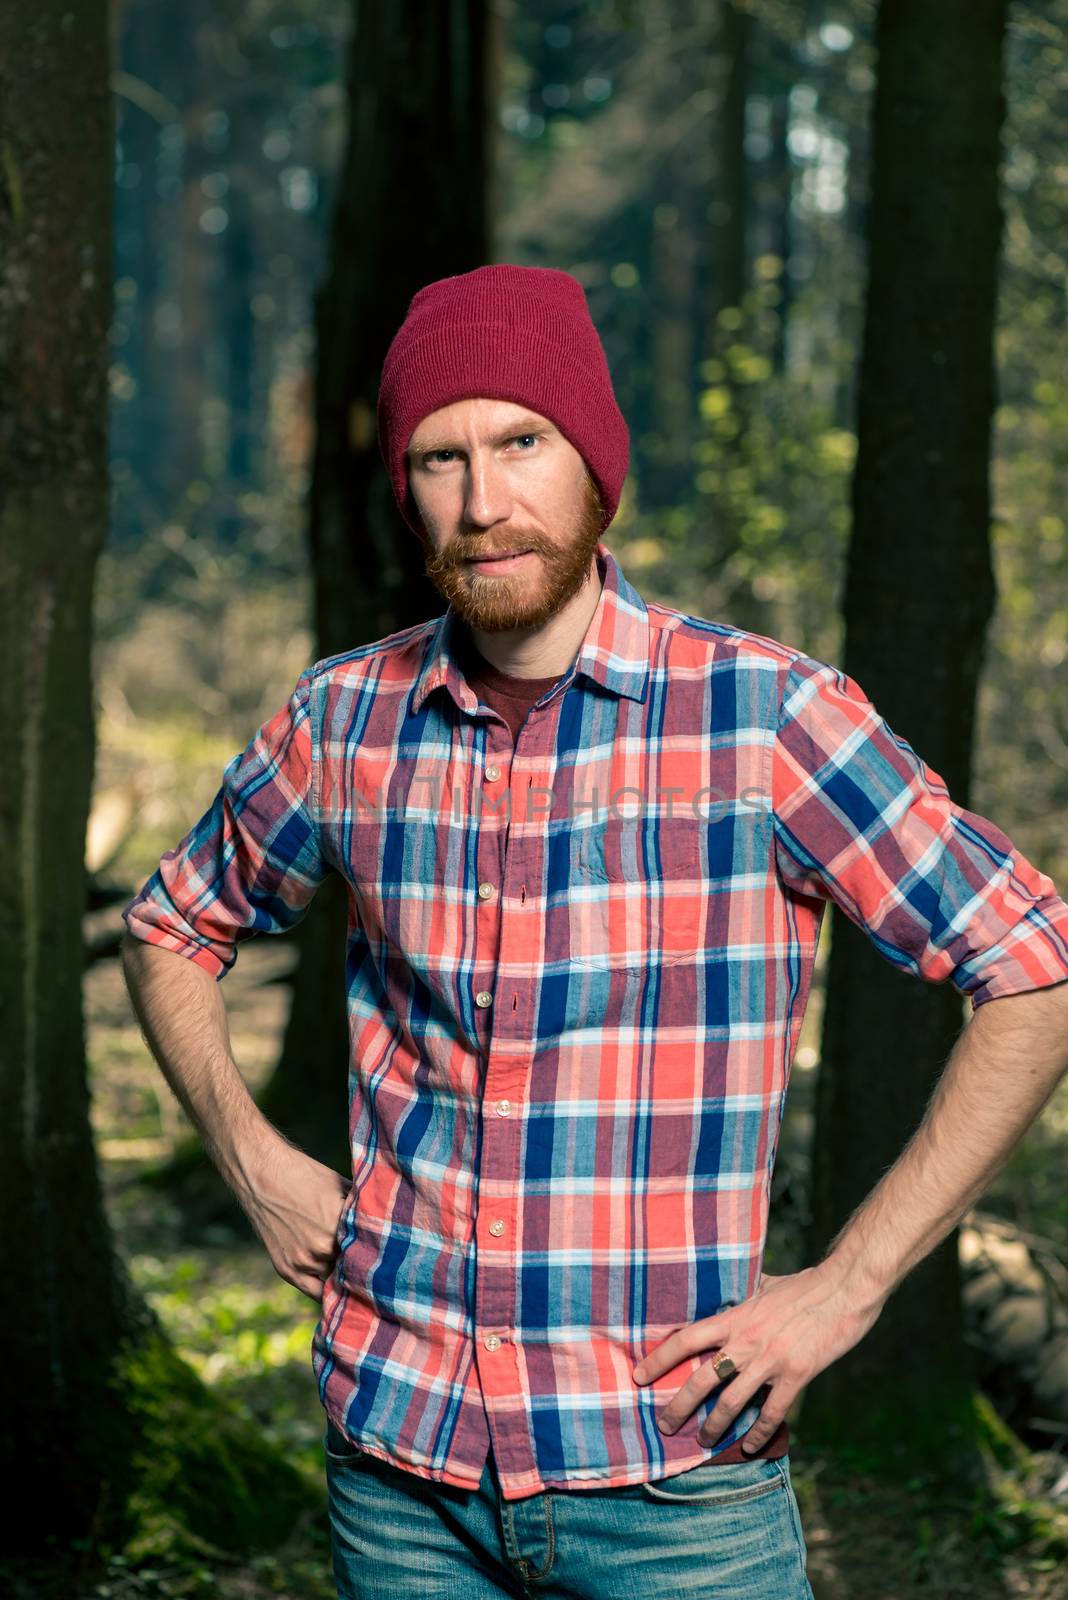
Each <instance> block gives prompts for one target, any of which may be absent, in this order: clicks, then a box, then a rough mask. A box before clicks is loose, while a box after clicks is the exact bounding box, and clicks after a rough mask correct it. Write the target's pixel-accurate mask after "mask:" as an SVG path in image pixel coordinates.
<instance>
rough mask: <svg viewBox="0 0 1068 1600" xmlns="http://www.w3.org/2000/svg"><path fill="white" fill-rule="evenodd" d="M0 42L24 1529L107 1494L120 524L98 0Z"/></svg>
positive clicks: (15, 1251) (6, 985) (13, 1218)
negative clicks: (108, 1070) (105, 1077)
mask: <svg viewBox="0 0 1068 1600" xmlns="http://www.w3.org/2000/svg"><path fill="white" fill-rule="evenodd" d="M0 16H2V26H0V32H2V35H3V38H4V50H3V52H2V53H0V371H2V373H3V382H2V383H0V460H2V466H0V681H2V682H3V684H4V688H5V695H6V703H7V707H8V713H7V714H8V716H9V718H10V728H11V734H12V737H11V738H10V739H9V740H8V741H7V748H6V753H5V759H4V763H3V771H2V776H0V882H2V883H3V886H4V887H3V894H2V896H0V1213H2V1214H3V1216H4V1218H5V1219H6V1226H5V1229H4V1271H3V1274H2V1275H0V1307H2V1309H0V1326H2V1327H3V1330H4V1343H5V1350H4V1360H3V1361H2V1362H0V1415H2V1416H3V1419H4V1421H3V1427H2V1428H0V1471H2V1472H3V1477H4V1483H5V1490H4V1498H5V1505H4V1512H5V1524H6V1529H7V1532H6V1534H5V1546H7V1547H8V1548H10V1542H9V1541H11V1540H14V1541H15V1542H16V1543H21V1544H25V1543H26V1542H28V1543H29V1544H30V1545H32V1544H33V1543H34V1541H35V1540H37V1539H38V1538H39V1536H40V1535H41V1532H42V1519H44V1520H47V1519H50V1518H52V1517H53V1516H54V1512H55V1507H56V1505H61V1506H62V1507H63V1508H64V1522H65V1524H66V1526H67V1528H68V1530H69V1531H71V1532H72V1533H76V1532H82V1533H84V1532H85V1530H86V1529H87V1528H88V1526H89V1524H90V1522H91V1520H92V1518H93V1515H94V1513H95V1511H96V1509H97V1505H96V1501H97V1496H98V1494H99V1489H100V1477H99V1469H98V1466H97V1464H96V1462H95V1460H94V1455H95V1454H96V1453H97V1452H98V1449H99V1440H100V1438H101V1437H102V1436H103V1435H104V1434H105V1432H106V1431H107V1430H108V1428H109V1427H110V1426H111V1425H112V1423H113V1421H114V1412H115V1399H114V1396H113V1395H112V1394H111V1393H110V1392H109V1388H108V1381H109V1374H110V1369H111V1360H112V1356H113V1353H114V1351H115V1348H116V1345H117V1342H118V1340H119V1337H120V1334H121V1333H122V1331H123V1327H124V1310H123V1298H124V1297H123V1292H122V1288H121V1283H120V1276H121V1275H120V1273H119V1272H118V1271H117V1269H116V1264H115V1262H114V1258H113V1253H112V1245H111V1238H110V1234H109V1230H108V1225H107V1220H106V1216H105V1213H104V1207H103V1201H102V1198H101V1191H100V1184H99V1180H98V1176H97V1169H96V1163H95V1155H94V1150H93V1140H92V1133H91V1130H90V1123H89V1092H88V1086H87V1081H86V1060H85V1044H84V1029H83V1018H82V987H81V980H82V971H83V967H84V952H83V947H82V916H83V913H84V911H85V906H86V871H85V830H86V822H87V818H88V813H89V799H90V790H91V786H92V778H93V751H94V734H93V709H92V682H91V676H90V638H91V626H92V622H91V609H92V593H93V579H94V571H95V567H96V562H97V558H98V556H99V553H100V551H101V549H102V547H103V544H104V539H105V536H106V530H107V510H108V496H107V449H106V436H107V401H108V354H109V344H108V325H109V321H110V317H111V285H112V246H111V224H112V212H111V190H112V144H113V134H112V110H111V99H110V89H109V81H108V79H109V65H110V63H109V43H110V41H109V26H108V22H109V11H108V6H107V4H106V3H105V0H84V3H80V4H78V3H72V4H71V5H70V6H69V7H67V8H65V9H64V8H58V7H45V8H44V9H41V8H40V7H38V6H37V5H35V4H34V0H17V3H16V0H7V3H6V4H5V5H4V7H3V10H2V13H0Z"/></svg>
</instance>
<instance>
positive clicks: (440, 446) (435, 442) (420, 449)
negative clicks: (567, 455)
mask: <svg viewBox="0 0 1068 1600" xmlns="http://www.w3.org/2000/svg"><path fill="white" fill-rule="evenodd" d="M549 426H551V424H549V423H548V422H547V421H546V419H545V418H544V417H532V416H526V417H520V418H519V420H518V422H513V423H510V424H509V426H508V427H507V428H506V429H505V430H504V432H503V433H499V434H497V436H496V438H495V439H491V440H490V443H491V444H506V443H507V442H508V440H509V439H514V438H515V437H516V435H517V434H520V433H542V432H544V431H545V429H546V428H547V427H549ZM462 449H463V446H462V445H459V444H457V443H456V442H455V440H453V439H446V438H442V437H439V438H437V439H426V440H424V441H423V443H422V444H410V445H409V446H408V448H407V450H406V451H405V452H404V453H405V455H406V456H408V457H409V458H414V457H415V456H423V455H430V454H431V452H432V451H434V450H462Z"/></svg>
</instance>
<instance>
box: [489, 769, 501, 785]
mask: <svg viewBox="0 0 1068 1600" xmlns="http://www.w3.org/2000/svg"><path fill="white" fill-rule="evenodd" d="M500 775H501V769H500V767H498V766H491V767H487V768H486V777H487V778H488V779H489V781H490V783H493V782H494V781H495V780H496V779H497V778H499V777H500Z"/></svg>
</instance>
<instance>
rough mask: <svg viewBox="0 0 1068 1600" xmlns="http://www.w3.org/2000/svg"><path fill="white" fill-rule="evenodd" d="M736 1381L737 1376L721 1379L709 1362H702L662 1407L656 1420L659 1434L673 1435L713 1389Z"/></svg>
mask: <svg viewBox="0 0 1068 1600" xmlns="http://www.w3.org/2000/svg"><path fill="white" fill-rule="evenodd" d="M737 1381H738V1376H737V1374H735V1375H734V1376H732V1377H730V1378H721V1377H720V1376H719V1374H718V1373H717V1372H716V1369H715V1367H714V1366H713V1365H712V1362H711V1361H706V1362H704V1364H703V1365H702V1366H700V1367H698V1369H697V1371H696V1372H695V1373H694V1374H693V1375H692V1377H690V1378H688V1379H687V1380H686V1382H685V1383H684V1384H683V1386H682V1388H681V1389H680V1390H679V1391H678V1393H677V1394H675V1395H674V1396H673V1397H672V1399H671V1400H670V1401H669V1402H668V1404H667V1405H666V1406H665V1407H664V1409H663V1411H662V1412H661V1413H660V1416H659V1417H658V1418H657V1422H656V1425H657V1427H658V1428H659V1429H660V1431H661V1433H674V1432H675V1429H676V1428H679V1427H681V1426H682V1424H683V1423H684V1422H685V1421H686V1419H687V1417H692V1416H693V1413H694V1412H695V1411H696V1410H697V1407H698V1406H699V1405H700V1404H701V1402H702V1400H707V1399H708V1396H709V1395H710V1394H711V1393H712V1391H713V1390H714V1389H719V1388H722V1387H723V1386H724V1385H726V1384H733V1383H737Z"/></svg>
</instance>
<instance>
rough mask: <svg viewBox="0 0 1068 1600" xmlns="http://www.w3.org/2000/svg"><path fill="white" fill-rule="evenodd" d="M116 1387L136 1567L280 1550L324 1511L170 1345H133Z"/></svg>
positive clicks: (128, 1532) (147, 1339) (129, 1542)
mask: <svg viewBox="0 0 1068 1600" xmlns="http://www.w3.org/2000/svg"><path fill="white" fill-rule="evenodd" d="M116 1381H117V1384H118V1385H119V1387H120V1389H121V1393H122V1396H123V1401H124V1404H125V1406H126V1409H127V1412H128V1415H129V1417H130V1420H131V1423H132V1425H133V1430H134V1444H133V1449H132V1459H131V1462H130V1467H131V1471H130V1472H129V1476H128V1480H127V1481H128V1482H129V1484H130V1492H129V1493H128V1495H127V1497H126V1503H125V1507H124V1516H123V1519H122V1521H123V1523H124V1524H125V1527H124V1533H123V1540H122V1554H123V1555H124V1556H125V1557H126V1558H127V1560H129V1561H130V1562H132V1563H134V1564H136V1563H138V1562H141V1561H145V1560H158V1559H160V1558H161V1557H166V1558H168V1559H172V1560H179V1561H181V1560H192V1559H195V1558H198V1557H199V1558H205V1557H216V1558H218V1557H222V1556H233V1555H250V1554H253V1553H255V1552H257V1551H262V1550H266V1549H271V1548H275V1547H277V1546H278V1545H279V1544H280V1543H281V1542H283V1541H284V1540H285V1539H286V1537H287V1536H288V1535H289V1534H290V1533H291V1532H292V1530H293V1528H294V1525H295V1523H296V1522H297V1520H298V1518H299V1517H300V1516H301V1514H302V1513H303V1512H306V1511H309V1510H314V1508H316V1507H317V1506H318V1504H319V1501H320V1500H321V1493H319V1492H317V1491H316V1490H315V1489H314V1488H313V1486H311V1485H310V1484H309V1483H308V1481H307V1479H306V1478H304V1477H303V1476H302V1475H301V1473H300V1472H299V1471H298V1469H297V1468H296V1467H294V1466H293V1465H292V1464H291V1463H290V1462H289V1461H287V1460H286V1459H285V1457H283V1456H282V1455H280V1454H279V1452H278V1451H277V1450H275V1449H273V1448H272V1447H271V1446H270V1445H268V1444H267V1443H265V1441H264V1439H263V1437H262V1435H261V1434H260V1432H259V1431H258V1430H257V1428H256V1427H255V1426H254V1425H253V1424H251V1423H250V1422H247V1421H246V1420H245V1419H244V1418H243V1417H242V1416H240V1415H239V1414H238V1413H237V1412H236V1411H234V1410H233V1409H232V1408H229V1407H227V1406H225V1405H224V1404H222V1403H221V1402H220V1401H219V1399H218V1398H217V1397H215V1396H214V1395H213V1394H212V1392H211V1391H210V1390H209V1389H207V1388H206V1387H205V1385H204V1384H203V1383H202V1382H201V1381H200V1379H199V1378H198V1377H197V1376H196V1374H195V1373H194V1372H193V1371H192V1369H191V1368H190V1367H189V1366H188V1365H187V1364H186V1363H185V1362H184V1361H182V1360H181V1358H180V1357H179V1356H178V1355H177V1354H176V1352H175V1351H174V1349H173V1348H172V1347H171V1345H170V1344H169V1343H168V1342H167V1340H166V1339H165V1338H163V1337H161V1336H160V1335H158V1334H153V1333H149V1334H148V1335H147V1336H144V1337H142V1338H141V1339H139V1340H138V1342H137V1343H136V1344H130V1345H128V1346H127V1347H126V1348H125V1349H124V1350H123V1352H122V1354H121V1356H120V1359H119V1361H118V1363H117V1375H116ZM102 1553H104V1554H108V1555H115V1554H117V1553H118V1552H117V1550H116V1549H115V1548H114V1547H112V1548H111V1549H110V1550H106V1551H102Z"/></svg>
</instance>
